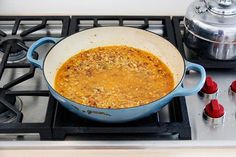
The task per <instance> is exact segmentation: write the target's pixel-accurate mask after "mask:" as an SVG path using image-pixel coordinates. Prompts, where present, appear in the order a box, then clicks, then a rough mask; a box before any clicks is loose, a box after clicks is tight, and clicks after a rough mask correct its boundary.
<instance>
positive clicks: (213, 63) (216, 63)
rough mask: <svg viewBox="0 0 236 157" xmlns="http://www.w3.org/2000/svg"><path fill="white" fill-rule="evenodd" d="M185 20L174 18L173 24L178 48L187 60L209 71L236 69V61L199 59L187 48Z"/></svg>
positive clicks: (178, 17) (180, 17)
mask: <svg viewBox="0 0 236 157" xmlns="http://www.w3.org/2000/svg"><path fill="white" fill-rule="evenodd" d="M183 18H184V17H183V16H175V17H173V19H172V22H173V26H174V32H175V40H176V46H177V48H178V50H179V51H180V52H181V53H182V55H183V57H184V58H185V59H186V60H188V61H190V62H194V63H198V64H201V65H202V66H204V67H205V68H208V69H213V68H214V69H235V67H236V61H220V60H211V59H206V58H202V57H199V56H198V55H197V54H196V52H194V51H193V50H191V49H189V48H187V47H186V46H185V44H184V40H183V32H184V25H183V23H182V22H183Z"/></svg>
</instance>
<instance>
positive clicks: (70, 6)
mask: <svg viewBox="0 0 236 157" xmlns="http://www.w3.org/2000/svg"><path fill="white" fill-rule="evenodd" d="M192 1H193V0H0V15H184V14H185V11H186V8H187V6H188V5H189V4H190V3H191V2H192Z"/></svg>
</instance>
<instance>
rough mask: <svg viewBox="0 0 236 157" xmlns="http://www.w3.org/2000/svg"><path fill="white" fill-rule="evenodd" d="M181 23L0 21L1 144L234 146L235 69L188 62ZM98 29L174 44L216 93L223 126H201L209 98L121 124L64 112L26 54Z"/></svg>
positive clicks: (191, 79)
mask: <svg viewBox="0 0 236 157" xmlns="http://www.w3.org/2000/svg"><path fill="white" fill-rule="evenodd" d="M181 20H182V17H173V19H172V20H171V18H170V17H168V16H72V17H69V16H40V17H39V16H31V17H9V16H2V17H0V51H1V52H0V58H1V64H0V77H1V80H0V141H9V140H36V141H38V140H77V141H94V140H99V141H117V140H124V141H137V140H145V141H147V142H148V141H153V140H157V141H160V140H161V141H163V140H216V139H217V140H232V139H234V140H236V136H235V135H234V131H235V130H236V123H235V121H236V119H235V117H236V101H235V96H234V94H232V92H231V93H229V87H230V84H231V82H232V81H233V80H235V78H236V71H235V69H234V67H235V63H234V62H220V63H221V64H220V63H218V62H213V61H209V62H210V63H211V64H209V62H208V61H206V60H201V59H199V58H198V59H194V60H191V59H189V58H188V57H187V55H185V54H188V50H187V49H186V48H184V44H183V41H182V30H183V26H182V24H181ZM101 26H130V27H136V28H140V29H144V30H147V31H151V32H153V33H156V34H157V35H160V36H162V37H164V38H166V39H167V40H169V41H170V42H171V43H172V44H173V45H175V46H176V47H177V48H178V49H179V51H180V52H181V53H183V56H184V57H185V58H186V59H187V60H190V61H193V62H196V63H199V64H202V65H203V66H204V67H205V68H206V71H207V74H208V75H209V76H211V77H212V79H213V80H214V81H215V82H216V83H217V85H218V92H217V93H218V95H217V96H216V95H215V94H212V95H210V96H212V97H211V98H217V99H218V102H219V103H220V104H221V105H223V107H224V110H225V114H224V116H223V118H220V120H218V121H217V120H214V119H210V120H209V118H208V119H206V118H205V119H204V116H203V111H204V108H205V106H206V104H209V102H210V98H207V96H209V95H207V96H205V97H202V96H201V95H193V96H189V97H177V98H174V99H173V100H172V101H171V102H170V103H169V104H168V105H166V106H165V107H164V108H163V109H162V110H161V111H159V112H157V113H155V114H153V115H151V116H150V117H147V118H144V119H141V120H137V121H134V122H130V123H122V124H103V123H98V122H93V121H90V120H87V119H83V118H81V117H78V116H76V115H74V114H73V113H71V112H70V111H68V110H66V109H65V108H63V107H62V106H61V105H60V104H59V103H58V102H57V101H56V100H55V99H54V98H53V97H52V96H51V95H50V92H49V91H48V89H47V86H46V83H45V80H44V78H43V75H42V72H41V71H40V70H38V69H35V68H34V67H33V66H31V65H30V64H29V63H28V61H27V60H26V58H25V55H26V51H27V50H28V48H29V46H30V45H31V44H32V43H33V42H34V41H36V40H37V39H39V38H42V37H45V36H52V37H66V36H68V35H71V34H73V33H76V32H78V31H82V30H84V29H89V28H93V27H101ZM51 46H52V45H51V44H46V45H44V46H42V47H40V48H39V50H38V51H39V52H40V56H38V55H35V56H34V57H35V58H40V57H43V56H44V55H45V54H46V53H47V51H48V50H49V49H50V47H51ZM184 52H186V53H184ZM41 54H42V55H41ZM222 69H224V70H222ZM197 79H198V75H197V74H196V73H194V72H192V71H189V72H188V73H187V79H186V80H185V82H184V85H185V86H194V84H195V82H196V81H197ZM212 79H210V81H211V82H212V81H213V80H212ZM216 122H218V123H216Z"/></svg>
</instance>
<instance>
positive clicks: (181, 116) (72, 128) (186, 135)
mask: <svg viewBox="0 0 236 157" xmlns="http://www.w3.org/2000/svg"><path fill="white" fill-rule="evenodd" d="M101 26H131V27H136V28H140V29H145V30H148V31H152V32H154V33H156V34H159V35H161V36H163V37H164V38H166V39H167V40H169V41H170V42H172V43H173V44H175V42H174V40H175V39H174V33H173V28H172V24H171V20H170V17H165V16H164V17H160V16H132V17H131V16H73V17H72V19H71V24H70V31H69V32H70V34H73V33H75V32H78V31H82V30H84V29H89V28H93V27H101ZM157 28H158V29H157ZM159 29H161V30H163V31H159V32H157V31H156V30H159ZM168 108H169V113H170V122H162V121H159V116H158V113H156V114H153V115H151V116H150V117H147V118H144V119H141V120H138V121H135V122H129V123H122V124H104V123H98V122H93V121H89V120H86V119H83V118H80V117H78V116H76V115H74V114H72V113H71V112H69V111H67V110H66V109H64V107H62V106H61V105H59V104H57V107H56V111H55V118H54V122H53V126H52V133H53V139H55V140H64V139H65V138H66V137H67V136H70V135H71V136H77V137H78V139H79V140H83V139H84V140H161V139H171V138H172V137H173V136H175V137H176V139H181V140H183V139H184V140H187V139H188V140H189V139H191V128H190V125H189V119H188V114H187V108H186V102H185V98H184V97H178V98H175V99H173V100H172V102H171V103H170V104H169V105H168Z"/></svg>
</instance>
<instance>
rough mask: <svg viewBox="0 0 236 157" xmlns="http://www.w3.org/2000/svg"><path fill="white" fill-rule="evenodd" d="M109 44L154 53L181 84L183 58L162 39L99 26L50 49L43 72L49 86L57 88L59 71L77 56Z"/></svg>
mask: <svg viewBox="0 0 236 157" xmlns="http://www.w3.org/2000/svg"><path fill="white" fill-rule="evenodd" d="M108 45H126V46H131V47H135V48H139V49H142V50H146V51H149V52H151V53H153V54H154V55H156V56H157V57H159V58H160V59H161V60H162V61H163V62H164V63H165V64H166V65H167V66H168V67H169V68H170V70H171V71H172V73H173V76H174V80H175V86H176V85H178V83H179V82H180V80H181V78H182V76H183V74H184V61H183V58H182V56H181V55H180V53H179V52H178V50H177V49H176V48H175V47H174V46H173V45H172V44H170V43H169V42H168V41H167V40H165V39H163V38H162V37H160V36H158V35H155V34H153V33H150V32H147V31H143V30H140V29H135V28H129V27H98V28H93V29H89V30H85V31H82V32H79V33H76V34H74V35H72V36H69V37H67V38H66V39H64V40H62V41H60V42H59V43H58V44H57V45H55V46H54V47H53V48H52V49H51V50H50V52H49V54H48V55H47V57H46V59H45V62H44V73H45V77H46V79H47V80H48V82H49V84H50V85H51V86H52V87H54V79H55V76H56V72H57V70H58V69H59V67H60V66H61V65H62V64H63V63H64V62H65V61H66V60H67V59H69V58H70V57H72V56H73V55H75V54H76V53H78V52H80V51H81V50H87V49H90V48H95V47H98V46H108Z"/></svg>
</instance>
